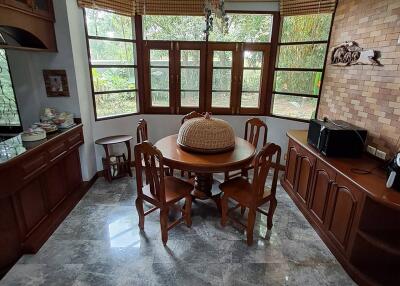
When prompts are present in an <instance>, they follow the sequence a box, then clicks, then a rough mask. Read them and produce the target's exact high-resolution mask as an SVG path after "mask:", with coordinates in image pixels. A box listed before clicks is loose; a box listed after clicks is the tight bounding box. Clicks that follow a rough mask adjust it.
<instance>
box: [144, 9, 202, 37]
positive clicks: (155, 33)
mask: <svg viewBox="0 0 400 286" xmlns="http://www.w3.org/2000/svg"><path fill="white" fill-rule="evenodd" d="M204 27H205V22H204V17H203V16H167V15H145V16H143V38H144V39H145V40H161V41H163V40H166V41H202V40H203V39H204V32H203V31H204Z"/></svg>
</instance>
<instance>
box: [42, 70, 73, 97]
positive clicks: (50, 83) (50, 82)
mask: <svg viewBox="0 0 400 286" xmlns="http://www.w3.org/2000/svg"><path fill="white" fill-rule="evenodd" d="M43 78H44V83H45V85H46V92H47V96H48V97H58V96H69V90H68V79H67V73H66V71H65V70H43Z"/></svg>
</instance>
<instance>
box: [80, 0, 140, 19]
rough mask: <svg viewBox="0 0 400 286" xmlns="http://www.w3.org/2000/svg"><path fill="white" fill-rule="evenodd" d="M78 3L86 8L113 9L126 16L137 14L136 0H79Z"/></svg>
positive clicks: (112, 10)
mask: <svg viewBox="0 0 400 286" xmlns="http://www.w3.org/2000/svg"><path fill="white" fill-rule="evenodd" d="M78 5H79V6H80V7H85V8H93V9H101V10H106V11H111V12H115V13H118V14H122V15H126V16H132V15H135V0H78Z"/></svg>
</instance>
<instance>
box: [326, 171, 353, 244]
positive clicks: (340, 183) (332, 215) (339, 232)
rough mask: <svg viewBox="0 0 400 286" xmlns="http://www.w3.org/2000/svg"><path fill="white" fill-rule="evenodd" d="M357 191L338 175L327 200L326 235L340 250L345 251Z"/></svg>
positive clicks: (350, 229)
mask: <svg viewBox="0 0 400 286" xmlns="http://www.w3.org/2000/svg"><path fill="white" fill-rule="evenodd" d="M359 192H360V191H359V190H358V189H357V188H356V187H354V186H353V184H352V183H351V182H349V181H348V180H347V179H345V178H344V177H343V176H341V175H339V176H338V177H337V178H336V180H335V182H334V183H333V186H332V193H331V196H330V200H329V206H328V209H329V214H328V234H329V235H330V237H331V238H332V239H333V241H334V242H335V243H336V244H337V246H338V247H339V248H340V249H341V250H342V251H344V252H345V251H346V249H347V246H348V241H349V237H350V232H351V231H352V224H353V221H354V218H355V215H356V211H357V205H358V201H359V197H360V196H359Z"/></svg>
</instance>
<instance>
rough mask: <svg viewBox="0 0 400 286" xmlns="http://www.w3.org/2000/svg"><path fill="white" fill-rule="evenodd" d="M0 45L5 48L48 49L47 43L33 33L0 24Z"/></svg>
mask: <svg viewBox="0 0 400 286" xmlns="http://www.w3.org/2000/svg"><path fill="white" fill-rule="evenodd" d="M0 45H1V46H3V47H4V48H7V47H10V48H20V49H21V48H28V49H46V46H45V44H44V43H43V42H42V41H41V40H40V39H39V38H38V37H36V36H35V35H33V34H32V33H30V32H28V31H25V30H23V29H20V28H16V27H10V26H0Z"/></svg>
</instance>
